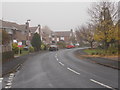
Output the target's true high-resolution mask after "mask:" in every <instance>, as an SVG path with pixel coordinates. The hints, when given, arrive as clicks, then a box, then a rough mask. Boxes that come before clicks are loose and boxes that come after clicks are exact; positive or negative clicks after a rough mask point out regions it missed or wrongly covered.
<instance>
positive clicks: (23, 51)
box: [14, 50, 29, 57]
mask: <svg viewBox="0 0 120 90" xmlns="http://www.w3.org/2000/svg"><path fill="white" fill-rule="evenodd" d="M27 54H29V51H25V50H22V53H21V54H20V55H19V54H15V55H14V56H15V57H19V56H24V55H27Z"/></svg>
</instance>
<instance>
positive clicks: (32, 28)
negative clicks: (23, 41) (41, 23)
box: [29, 27, 37, 33]
mask: <svg viewBox="0 0 120 90" xmlns="http://www.w3.org/2000/svg"><path fill="white" fill-rule="evenodd" d="M29 29H30V32H32V33H35V31H36V29H37V27H29Z"/></svg>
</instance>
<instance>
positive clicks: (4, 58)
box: [2, 51, 14, 62]
mask: <svg viewBox="0 0 120 90" xmlns="http://www.w3.org/2000/svg"><path fill="white" fill-rule="evenodd" d="M12 58H14V52H13V51H8V52H3V53H2V62H6V61H8V60H10V59H12Z"/></svg>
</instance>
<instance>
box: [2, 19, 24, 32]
mask: <svg viewBox="0 0 120 90" xmlns="http://www.w3.org/2000/svg"><path fill="white" fill-rule="evenodd" d="M0 22H1V23H2V24H1V25H0V27H3V28H12V29H17V30H26V25H25V24H23V25H19V24H17V23H15V22H8V21H2V20H0Z"/></svg>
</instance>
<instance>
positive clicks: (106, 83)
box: [11, 48, 118, 89]
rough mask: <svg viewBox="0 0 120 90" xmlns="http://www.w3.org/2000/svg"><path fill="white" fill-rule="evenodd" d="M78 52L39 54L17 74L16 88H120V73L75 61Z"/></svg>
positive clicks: (14, 86) (27, 61)
mask: <svg viewBox="0 0 120 90" xmlns="http://www.w3.org/2000/svg"><path fill="white" fill-rule="evenodd" d="M75 50H77V48H76V49H65V50H59V51H51V52H47V53H43V54H37V55H35V56H33V57H32V58H29V59H28V60H26V62H25V63H24V64H23V65H22V68H21V69H20V70H19V71H18V72H17V73H15V77H14V78H13V81H12V83H11V87H12V88H110V89H114V88H117V87H118V70H116V69H112V68H109V67H105V66H101V65H98V64H95V63H92V62H89V61H85V60H80V59H77V58H76V57H74V54H73V52H74V51H75Z"/></svg>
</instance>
